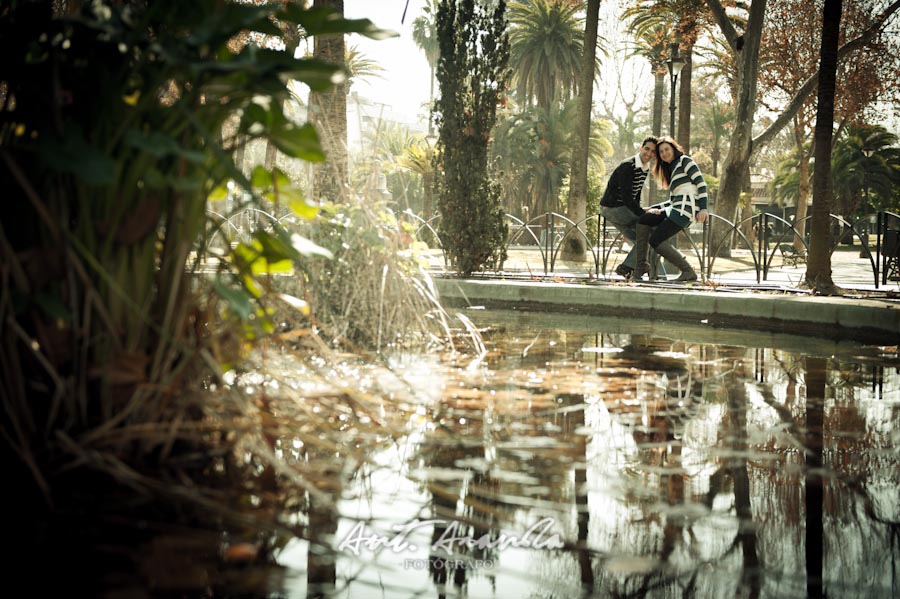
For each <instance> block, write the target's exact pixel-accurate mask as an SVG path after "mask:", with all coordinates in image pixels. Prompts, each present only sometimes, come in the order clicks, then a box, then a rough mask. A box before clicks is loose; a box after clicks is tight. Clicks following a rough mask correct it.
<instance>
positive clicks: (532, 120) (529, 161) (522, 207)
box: [492, 100, 612, 217]
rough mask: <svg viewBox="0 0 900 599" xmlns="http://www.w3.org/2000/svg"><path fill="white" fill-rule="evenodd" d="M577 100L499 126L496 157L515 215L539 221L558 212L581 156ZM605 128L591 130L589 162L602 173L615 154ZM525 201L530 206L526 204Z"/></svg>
mask: <svg viewBox="0 0 900 599" xmlns="http://www.w3.org/2000/svg"><path fill="white" fill-rule="evenodd" d="M576 110H577V103H576V101H575V100H570V101H569V102H567V103H566V104H565V105H564V106H560V107H556V108H551V109H550V110H549V111H548V110H544V109H543V108H539V107H537V106H533V107H531V108H527V109H526V110H525V111H523V112H522V113H520V114H515V115H513V116H512V117H510V118H509V119H508V120H506V121H505V122H502V123H501V124H499V125H498V126H497V127H496V128H495V129H494V132H493V136H494V145H493V148H492V156H493V160H494V161H495V166H496V169H497V170H498V171H499V172H501V173H502V175H501V180H502V184H503V186H504V196H505V198H506V206H507V210H508V211H509V212H512V213H514V214H522V215H523V216H526V217H527V215H529V214H530V215H536V214H541V213H543V212H546V211H550V210H553V211H558V209H559V196H560V191H561V190H562V187H563V184H564V183H565V180H566V177H567V176H568V174H569V172H570V166H571V164H572V160H573V158H574V152H575V150H576V145H575V141H574V140H575V128H576V120H575V118H574V116H575V112H576ZM605 125H606V123H605V122H597V121H595V122H594V123H592V124H591V134H590V139H589V143H588V162H589V165H590V168H591V169H592V170H594V171H597V172H602V171H603V169H604V165H603V158H604V157H606V156H610V155H611V154H612V145H611V144H610V143H609V140H608V139H606V137H605V136H604V130H603V127H604V126H605ZM523 200H524V204H523Z"/></svg>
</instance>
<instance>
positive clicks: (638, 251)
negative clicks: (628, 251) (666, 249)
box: [631, 224, 653, 281]
mask: <svg viewBox="0 0 900 599" xmlns="http://www.w3.org/2000/svg"><path fill="white" fill-rule="evenodd" d="M652 232H653V227H651V226H650V225H642V224H638V226H637V232H636V237H635V240H634V272H633V273H631V280H632V281H640V280H641V279H642V278H644V275H645V274H647V272H648V271H649V270H650V263H649V262H647V250H648V249H649V248H650V233H652Z"/></svg>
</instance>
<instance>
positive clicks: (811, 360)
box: [278, 311, 900, 599]
mask: <svg viewBox="0 0 900 599" xmlns="http://www.w3.org/2000/svg"><path fill="white" fill-rule="evenodd" d="M468 316H469V318H470V319H471V320H472V321H473V322H474V323H475V325H476V326H477V327H478V328H479V329H480V330H481V331H482V335H483V339H484V342H485V351H486V353H485V355H484V356H483V357H482V359H480V360H474V361H471V360H469V361H464V362H460V363H452V364H447V363H440V364H437V363H435V364H425V365H423V364H421V363H418V362H416V361H414V360H410V361H408V362H399V363H398V364H396V365H395V369H396V371H398V372H402V373H404V376H405V380H406V381H408V382H409V383H410V384H411V385H413V386H414V387H415V389H416V390H417V398H418V399H417V403H416V404H415V405H412V406H405V408H406V409H408V410H409V414H410V417H409V419H408V422H407V423H406V428H405V430H403V431H402V432H401V433H400V434H398V435H396V437H395V438H388V439H377V440H376V439H373V441H372V446H371V449H370V452H369V458H370V464H369V465H367V466H363V467H361V468H356V466H355V465H354V466H353V468H356V469H355V470H353V472H354V474H353V475H352V476H350V477H349V481H347V482H345V483H344V485H343V487H342V488H341V489H340V490H339V491H336V493H337V495H338V496H337V498H336V500H337V506H338V516H334V515H333V514H332V513H331V512H329V511H328V510H324V509H323V510H321V513H319V511H317V510H316V502H315V501H313V502H311V503H312V509H311V510H310V511H309V512H308V513H306V514H304V515H303V516H302V517H303V518H307V522H308V524H309V529H310V530H311V531H314V533H313V534H312V537H313V540H312V542H310V541H307V540H300V539H297V540H295V541H292V542H290V543H289V544H288V545H287V547H286V548H285V549H284V550H283V551H282V552H281V553H280V555H279V556H278V560H279V563H281V564H282V565H284V566H286V567H287V569H288V570H287V572H288V575H287V577H286V580H285V581H284V583H283V584H284V586H283V589H282V591H283V592H284V594H286V595H288V596H292V597H304V596H329V597H346V598H360V597H362V598H366V597H397V598H399V597H469V598H479V597H503V598H509V597H523V598H524V597H614V598H625V597H660V598H662V597H679V598H691V597H697V598H706V597H772V598H775V597H778V598H784V597H807V596H821V595H822V594H823V592H824V593H825V594H827V595H828V596H829V597H844V598H854V597H858V598H860V599H862V598H867V599H868V598H872V597H897V596H900V367H898V365H900V360H898V353H897V347H889V348H885V347H866V346H859V345H855V344H835V343H831V342H819V341H816V340H815V339H814V338H800V337H787V336H777V335H770V334H762V333H753V332H734V331H722V330H713V329H710V328H709V327H707V326H705V325H704V324H703V323H697V324H696V325H684V324H665V323H662V324H661V323H647V322H641V321H625V320H621V319H618V320H613V319H608V320H605V319H597V318H587V317H581V316H579V317H575V316H566V317H560V316H557V317H552V318H551V317H548V316H545V315H541V314H534V313H514V312H506V313H502V312H485V311H471V312H470V313H468ZM391 409H392V406H390V405H389V404H385V406H384V410H385V411H388V410H391ZM336 455H341V454H340V448H336ZM347 469H348V470H350V469H351V467H350V466H347Z"/></svg>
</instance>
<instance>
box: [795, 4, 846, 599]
mask: <svg viewBox="0 0 900 599" xmlns="http://www.w3.org/2000/svg"><path fill="white" fill-rule="evenodd" d="M829 2H836V3H837V4H838V7H839V8H838V11H840V4H841V0H825V12H826V15H827V12H828V3H829ZM827 18H828V17H827V16H826V20H827ZM838 18H840V12H838ZM835 40H837V35H835ZM834 47H835V48H837V44H835V46H834ZM829 129H830V126H829ZM813 209H815V204H814V205H813ZM827 366H828V364H827V362H826V361H825V359H824V358H807V359H806V430H807V433H806V439H805V445H806V451H807V454H806V477H805V478H806V480H805V483H806V497H805V501H804V503H805V506H804V507H805V508H806V510H805V511H806V526H805V531H806V532H805V539H804V540H805V545H806V547H805V554H806V555H805V557H806V596H807V597H809V599H821V598H822V597H825V585H824V581H823V575H824V571H825V568H824V565H825V559H824V555H823V554H824V551H825V478H824V477H823V476H822V467H823V466H824V463H825V462H824V440H823V436H824V431H825V390H826V388H827V387H826V386H827V380H828V372H827Z"/></svg>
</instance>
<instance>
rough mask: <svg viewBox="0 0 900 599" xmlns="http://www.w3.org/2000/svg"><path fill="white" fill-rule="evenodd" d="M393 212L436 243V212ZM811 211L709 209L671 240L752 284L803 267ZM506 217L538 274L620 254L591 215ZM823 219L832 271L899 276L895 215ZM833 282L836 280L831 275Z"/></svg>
mask: <svg viewBox="0 0 900 599" xmlns="http://www.w3.org/2000/svg"><path fill="white" fill-rule="evenodd" d="M400 217H401V218H403V219H406V220H407V221H408V222H412V223H414V224H415V226H416V228H417V233H418V236H419V238H420V239H422V240H424V241H426V242H427V243H428V244H429V245H430V246H432V247H436V248H439V249H441V250H443V248H442V246H441V241H440V235H439V234H438V231H437V229H438V228H439V227H438V220H439V218H440V217H439V216H436V217H433V218H431V219H429V220H424V219H422V218H421V217H419V216H417V215H415V214H413V213H412V212H409V211H406V212H403V213H401V215H400ZM811 218H812V217H806V218H805V219H804V220H803V221H802V222H803V225H804V226H802V227H801V226H799V225H798V223H795V222H792V221H788V220H785V219H784V218H781V217H779V216H777V215H774V214H768V213H759V214H755V215H753V216H752V217H750V218H747V219H744V220H741V221H738V222H732V221H729V220H728V219H726V218H723V217H722V216H719V215H717V214H713V213H710V214H709V219H707V221H706V222H705V223H703V224H702V225H700V224H699V223H695V225H693V226H692V227H690V228H689V229H685V230H683V231H682V232H681V233H679V234H678V239H679V241H678V243H679V244H680V245H681V247H682V248H683V249H685V250H686V251H687V253H688V255H689V257H690V256H691V255H692V256H693V258H694V262H695V263H696V264H698V265H699V267H700V268H699V272H700V274H701V276H702V279H703V280H704V281H710V280H713V279H722V278H727V277H728V275H729V273H734V272H737V271H741V272H743V274H744V276H745V277H746V276H747V275H748V274H750V275H752V276H754V277H755V279H756V282H757V283H763V282H765V281H768V280H770V276H772V275H773V273H775V272H782V273H783V272H785V271H787V270H788V269H790V271H791V272H792V273H797V272H798V270H799V269H801V268H803V266H805V263H806V256H807V250H808V248H809V234H808V229H809V227H808V226H807V225H808V224H809V221H810V219H811ZM506 219H507V223H508V225H509V235H508V237H507V253H508V254H509V255H510V256H512V254H513V253H514V252H516V251H518V252H522V251H530V252H532V253H534V254H535V255H537V256H539V260H540V264H541V266H542V271H543V275H544V276H551V275H555V274H561V273H563V272H565V273H569V274H571V273H580V274H582V275H584V276H589V277H596V278H607V277H609V276H610V275H609V273H611V272H612V271H613V270H614V268H615V265H616V263H617V261H618V259H620V258H624V252H623V251H622V250H621V246H622V242H623V241H624V240H623V239H622V236H621V234H619V232H618V231H617V230H616V229H615V228H614V227H612V226H611V225H607V223H606V219H605V218H604V217H602V216H601V215H599V214H596V215H591V216H588V217H587V218H585V219H583V220H581V221H579V222H574V221H572V220H571V219H569V218H567V217H566V216H565V215H562V214H558V213H555V212H547V213H544V214H541V215H538V216H536V217H534V218H532V219H531V220H529V221H527V222H526V221H523V220H521V219H519V218H517V217H515V216H513V215H510V214H507V215H506ZM830 220H831V225H832V234H831V238H832V245H831V254H832V263H833V264H834V263H835V262H834V260H835V258H836V253H839V254H840V256H841V259H842V260H843V262H844V263H845V264H844V265H843V267H842V269H841V271H840V272H841V274H842V275H846V274H847V273H851V274H860V273H865V272H870V273H871V279H870V280H871V281H872V282H873V283H874V286H875V288H876V289H877V288H878V287H879V286H883V285H886V284H888V282H889V281H897V280H900V264H898V262H900V233H898V231H900V215H898V214H896V213H893V212H887V211H882V212H878V213H877V214H876V215H875V222H874V225H875V226H874V229H875V231H874V233H872V232H870V231H869V228H870V227H869V225H870V223H869V222H867V221H865V220H863V219H860V220H857V221H856V222H850V221H847V220H846V219H844V218H843V217H841V216H839V215H836V214H832V215H830ZM800 231H803V233H802V234H801V233H800ZM573 237H574V238H576V239H579V240H580V241H581V245H582V246H583V247H585V248H586V252H585V257H586V258H587V260H586V261H585V262H583V263H580V264H581V265H580V266H579V263H574V262H572V261H568V260H565V261H563V260H562V257H563V256H564V249H565V245H566V243H569V242H568V241H567V240H568V239H569V238H573ZM872 237H874V244H873V240H872ZM854 241H858V242H859V248H858V252H859V254H858V260H857V261H855V262H853V263H850V262H849V260H850V259H851V258H852V257H850V256H848V253H852V252H853V251H856V249H855V248H854V249H851V250H850V251H849V252H848V251H846V250H847V247H848V245H849V246H851V247H852V246H853V243H854ZM873 245H874V247H873ZM842 246H843V248H842ZM839 250H840V251H839ZM735 257H736V258H737V259H735ZM859 261H862V263H860V262H859ZM509 262H510V260H508V261H507V263H506V264H504V265H499V268H498V271H504V272H506V271H508V270H509V264H508V263H509ZM562 262H564V264H561V263H562ZM445 265H446V256H445ZM751 271H752V272H751ZM835 282H836V283H838V284H840V283H841V281H840V280H839V277H838V276H837V275H836V276H835Z"/></svg>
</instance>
